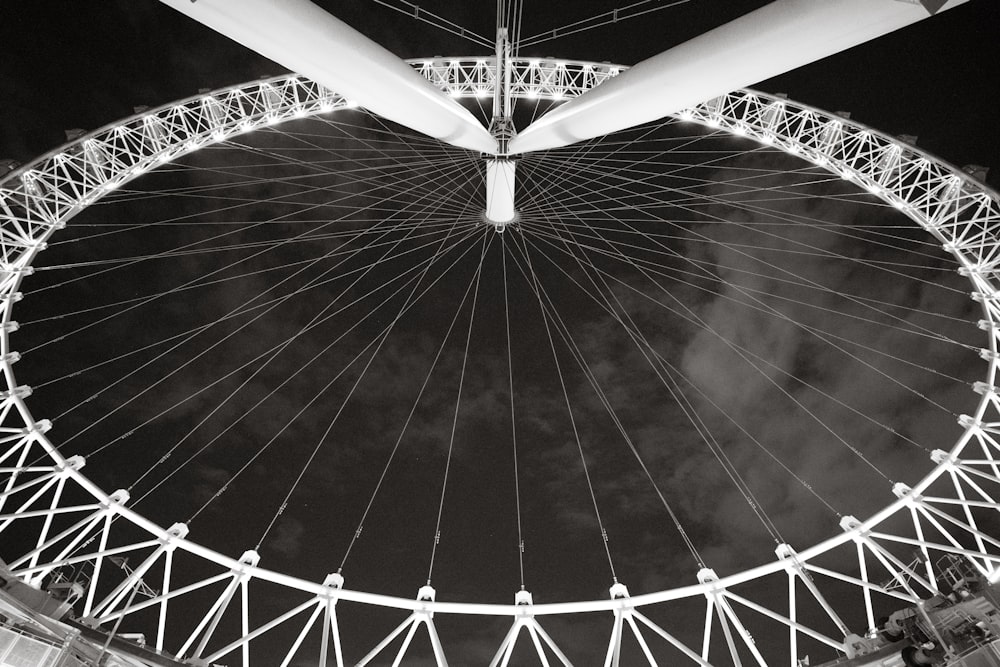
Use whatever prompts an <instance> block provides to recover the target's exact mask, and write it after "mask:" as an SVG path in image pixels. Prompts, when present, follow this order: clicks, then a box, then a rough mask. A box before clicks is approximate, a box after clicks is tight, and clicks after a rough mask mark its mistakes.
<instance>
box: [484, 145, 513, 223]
mask: <svg viewBox="0 0 1000 667" xmlns="http://www.w3.org/2000/svg"><path fill="white" fill-rule="evenodd" d="M516 165H517V163H516V162H514V161H513V160H489V161H487V162H486V219H487V220H488V221H489V222H492V223H494V224H495V225H496V227H497V229H498V230H502V229H503V226H504V225H506V224H507V223H509V222H513V220H514V218H515V217H516V215H517V213H516V211H515V210H514V185H515V180H514V178H515V167H516Z"/></svg>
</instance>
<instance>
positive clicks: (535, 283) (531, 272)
mask: <svg viewBox="0 0 1000 667" xmlns="http://www.w3.org/2000/svg"><path fill="white" fill-rule="evenodd" d="M524 261H525V265H526V267H527V269H528V270H527V275H526V276H525V279H526V280H528V283H529V285H531V289H532V292H533V293H534V295H535V298H536V300H537V301H538V308H539V311H540V312H541V316H542V323H543V324H544V326H545V335H546V338H547V339H548V343H549V350H550V351H551V353H552V360H553V363H554V364H555V367H556V376H557V377H558V378H559V386H560V388H561V390H562V396H563V401H564V402H565V405H566V412H567V413H568V415H569V421H570V426H571V428H572V431H573V439H574V441H575V442H576V447H577V451H578V452H579V454H580V463H581V465H582V466H583V474H584V478H585V480H586V482H587V490H588V491H589V493H590V500H591V503H592V504H593V508H594V516H595V517H596V519H597V526H598V528H599V529H600V531H601V539H602V540H603V543H604V553H605V555H606V556H607V558H608V567H609V569H610V570H611V579H612V581H613V582H614V583H618V576H617V575H616V574H615V564H614V560H613V559H612V557H611V547H610V545H609V544H608V531H607V530H606V529H605V527H604V519H603V518H602V517H601V510H600V507H599V506H598V503H597V494H596V492H595V491H594V483H593V481H592V480H591V476H590V469H589V467H588V466H587V458H586V456H585V455H584V452H583V442H582V440H581V439H580V432H579V429H578V428H577V424H576V418H575V417H574V416H573V406H572V404H571V403H570V399H569V390H568V389H567V387H566V379H565V377H564V376H563V372H562V366H561V364H560V363H559V355H558V353H557V351H556V344H555V339H554V338H553V337H552V330H551V327H550V325H549V315H548V312H547V311H546V308H545V305H544V302H543V300H542V295H541V287H540V281H539V278H538V274H537V273H536V272H535V269H534V267H533V266H532V263H531V257H530V255H529V254H527V252H525V253H524Z"/></svg>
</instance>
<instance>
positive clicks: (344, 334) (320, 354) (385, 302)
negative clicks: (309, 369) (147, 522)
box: [136, 233, 474, 502]
mask: <svg viewBox="0 0 1000 667" xmlns="http://www.w3.org/2000/svg"><path fill="white" fill-rule="evenodd" d="M473 235H474V234H473V233H467V234H465V235H464V236H463V237H462V238H460V239H458V240H456V241H455V242H454V243H453V245H452V246H451V248H449V252H450V251H451V250H452V249H454V248H457V247H458V246H459V245H461V243H463V242H465V241H467V240H468V239H469V238H471V237H472V236H473ZM472 247H474V246H471V245H470V246H469V248H467V249H466V250H464V251H462V252H461V253H460V254H459V255H458V257H457V258H456V259H455V260H454V261H453V262H452V264H451V265H450V266H449V267H448V268H447V269H445V272H443V273H442V274H441V275H440V276H438V278H436V279H435V281H434V282H433V283H432V284H431V285H430V286H428V287H427V288H426V289H425V290H424V292H423V293H421V296H423V294H426V292H427V291H429V290H430V289H431V288H432V287H433V286H434V285H435V284H436V283H437V281H438V280H440V279H441V277H443V276H444V275H445V274H446V273H447V271H448V270H450V269H451V267H452V266H454V265H455V264H457V263H458V261H459V260H461V259H462V258H463V257H465V255H466V254H468V252H469V250H470V249H471V248H472ZM429 261H432V260H430V259H429V260H425V262H429ZM421 264H423V263H421ZM420 268H421V265H418V266H416V267H413V268H412V269H410V270H408V271H407V272H406V273H414V272H416V271H417V270H419V269H420ZM415 280H417V277H411V278H410V279H408V280H407V281H406V282H405V283H403V284H402V285H401V286H400V287H398V288H397V289H396V290H395V291H393V292H391V293H390V294H389V295H388V296H386V297H385V298H384V299H383V300H382V301H381V302H380V303H378V304H377V305H376V306H375V307H374V308H372V309H371V310H370V311H369V312H368V314H366V315H365V316H363V317H362V318H361V319H360V320H358V321H357V322H356V323H355V324H354V325H352V327H351V328H350V329H348V330H347V331H345V332H343V333H342V334H341V335H340V336H338V337H337V338H336V339H334V340H333V341H331V342H330V343H328V344H327V345H326V347H324V348H323V350H321V351H320V352H319V353H317V354H316V356H315V357H314V359H313V360H311V361H314V360H315V359H316V358H319V357H320V356H322V354H324V353H325V352H327V351H328V350H329V349H331V348H332V347H333V346H335V345H336V344H337V343H339V342H340V341H341V340H342V339H343V338H344V337H346V336H347V335H348V334H349V333H350V332H351V331H353V330H354V329H355V328H357V327H358V326H360V325H361V324H362V323H363V322H364V321H366V320H367V319H368V318H370V317H374V315H375V313H376V312H377V311H378V309H379V308H381V307H382V306H384V305H385V304H387V303H389V302H390V301H391V300H392V299H393V298H395V297H396V296H397V295H399V294H401V293H402V292H403V291H404V290H405V289H406V287H407V286H408V285H409V284H411V283H412V282H413V281H415ZM419 298H420V297H418V299H419ZM348 305H351V304H348ZM331 316H332V315H331ZM321 323H322V322H317V323H316V325H314V326H318V325H319V324H321ZM302 333H305V332H302ZM377 339H378V335H376V337H375V338H374V339H373V340H372V342H370V343H369V344H368V345H367V346H366V347H365V348H364V349H363V350H362V351H361V352H360V353H359V356H358V357H355V359H357V358H359V357H360V355H362V354H364V351H365V350H367V349H369V348H370V347H371V345H373V344H374V342H375V340H377ZM279 345H280V343H279ZM277 347H278V345H276V346H274V347H272V348H271V349H270V350H268V351H266V352H264V353H263V354H261V355H258V356H257V357H255V358H254V359H252V360H250V361H249V362H247V363H246V364H244V365H242V366H241V367H239V368H237V369H235V370H233V371H231V372H230V373H228V374H227V375H226V376H224V377H223V378H220V379H219V380H217V381H215V382H213V383H212V384H213V385H214V384H218V383H219V382H221V381H222V380H224V379H225V378H226V377H229V376H231V375H233V374H235V373H237V372H238V371H239V370H242V369H243V368H247V367H250V366H252V365H253V364H254V363H256V362H257V361H259V360H260V359H263V358H266V356H267V355H269V354H270V353H271V352H272V351H273V350H275V349H276V348H277ZM311 361H310V363H311ZM351 364H353V360H352V362H350V363H349V364H348V367H349V366H350V365H351ZM348 367H345V368H344V369H342V370H341V371H340V373H338V375H337V377H339V376H340V375H341V374H343V373H344V372H346V370H347V368H348ZM290 379H291V378H288V379H286V381H285V383H287V381H288V380H290ZM285 383H282V386H283V385H284V384H285ZM211 386H212V385H209V386H208V387H205V388H203V389H201V390H198V393H200V392H201V391H204V389H207V388H210V387H211ZM278 389H280V387H277V388H275V389H274V390H273V391H272V392H271V393H274V391H277V390H278ZM269 395H270V394H269ZM193 396H194V395H192V396H191V397H193ZM191 397H188V398H186V399H183V400H184V401H186V400H189V399H190V398H191ZM266 398H267V397H265V399H262V400H266ZM180 403H181V402H178V403H177V404H175V405H173V406H171V407H170V408H167V410H165V411H163V412H162V413H161V414H159V415H156V416H154V417H153V418H152V419H156V418H158V417H160V416H162V414H165V413H166V412H168V411H169V410H172V409H173V408H175V407H176V406H177V405H179V404H180ZM254 407H256V406H254ZM253 409H254V408H251V409H250V410H247V411H246V412H245V413H244V415H243V416H244V417H245V416H246V415H247V414H250V413H251V412H252V411H253ZM149 421H152V420H149ZM220 436H221V434H220ZM217 439H218V436H217V437H216V438H213V439H212V440H211V441H209V442H208V443H206V444H205V445H203V446H202V447H201V448H199V449H198V450H197V451H196V452H194V453H193V454H191V455H190V456H189V457H188V458H187V459H186V460H185V461H184V462H183V463H181V464H180V465H179V466H178V467H177V468H175V469H174V470H172V471H170V472H169V473H168V474H167V476H166V477H164V478H163V479H160V480H159V481H158V482H157V483H156V484H155V485H154V486H153V487H152V488H151V489H149V490H148V491H146V492H145V493H144V494H143V496H142V498H145V497H147V496H148V495H149V494H151V493H152V492H153V491H155V490H156V489H157V488H159V487H160V486H161V485H162V484H163V483H165V482H166V481H167V480H168V479H169V478H170V477H172V476H173V475H174V474H176V473H177V472H179V471H180V469H182V468H183V467H184V466H186V465H187V464H188V463H190V462H191V461H193V460H194V459H195V458H196V457H197V456H198V455H200V454H201V453H203V452H204V451H205V450H207V448H208V447H209V446H210V445H211V444H213V443H214V442H215V441H216V440H217ZM167 456H169V453H168V455H167ZM164 460H165V458H164V457H161V462H162V461H164ZM142 498H140V500H141V499H142ZM136 502H138V501H136Z"/></svg>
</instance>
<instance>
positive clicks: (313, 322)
mask: <svg viewBox="0 0 1000 667" xmlns="http://www.w3.org/2000/svg"><path fill="white" fill-rule="evenodd" d="M411 232H412V229H411V230H410V231H408V232H407V234H404V235H403V236H402V237H401V238H398V239H396V240H395V241H394V243H393V245H391V246H390V247H389V248H388V249H386V250H385V252H383V253H382V256H381V257H380V258H378V259H377V260H376V261H374V262H371V263H369V264H368V265H366V266H365V267H364V271H362V272H361V273H360V274H359V275H357V276H356V277H355V279H354V281H353V282H351V283H350V284H348V285H347V286H346V287H344V288H343V289H342V290H341V291H340V293H339V294H338V295H337V296H335V297H333V298H332V299H330V300H329V301H328V302H327V303H326V304H325V305H324V306H323V308H321V309H320V310H319V311H318V312H317V313H316V314H315V315H313V317H312V318H311V319H310V320H309V321H308V322H307V323H306V324H304V325H302V326H301V327H299V329H298V331H296V333H294V334H293V335H291V336H289V337H288V338H287V339H286V340H285V341H283V342H282V343H279V344H278V345H276V346H274V347H272V348H270V349H269V350H268V351H267V356H266V358H265V360H264V363H262V364H259V365H257V364H255V365H254V366H253V370H252V372H251V373H250V374H249V375H248V376H247V377H246V378H245V379H244V380H243V381H242V382H240V384H239V385H237V386H236V387H235V388H234V389H232V390H231V391H230V392H229V394H228V395H227V396H226V397H225V398H223V399H222V400H221V401H219V402H218V403H217V404H216V406H215V407H214V408H213V409H212V410H210V411H209V412H208V413H207V414H205V415H204V416H203V417H202V418H201V420H200V421H199V422H198V423H197V424H195V425H194V426H193V427H192V428H191V429H190V430H188V432H187V433H185V434H184V436H183V437H181V438H180V439H179V440H178V441H177V442H176V443H175V444H174V445H173V446H172V447H171V448H170V450H169V451H168V452H167V453H166V454H165V455H164V457H163V459H161V460H165V459H166V458H168V457H169V456H171V454H172V453H173V452H174V451H176V450H177V449H178V448H179V447H180V446H181V445H182V444H184V442H185V441H187V439H188V438H190V437H191V436H193V435H194V433H195V432H196V431H197V430H198V429H200V428H201V427H202V426H203V425H204V424H205V423H207V422H208V421H209V419H211V418H212V417H213V416H214V415H215V414H216V413H217V412H219V411H220V410H221V409H222V408H223V407H224V406H225V405H227V404H228V403H229V401H230V400H231V399H232V398H233V397H234V396H236V394H238V393H239V392H240V391H241V390H242V389H244V388H245V387H246V386H247V385H249V384H250V383H251V382H252V381H253V380H254V379H255V378H256V377H257V376H258V375H259V374H261V373H263V372H264V370H265V369H267V367H269V366H270V365H271V363H272V362H274V361H275V360H277V358H278V356H279V355H280V354H281V353H282V352H283V351H284V350H285V349H287V348H288V347H289V346H290V345H291V344H292V343H293V342H295V341H296V340H298V339H299V338H300V337H301V336H302V335H303V334H304V332H306V331H309V330H311V329H313V328H315V327H316V326H318V323H320V322H323V321H325V320H326V319H329V318H328V317H326V316H327V314H328V313H329V312H330V310H332V309H333V308H334V307H335V306H336V304H337V302H338V301H339V300H340V299H341V298H342V297H343V296H344V295H346V294H348V293H349V292H350V290H351V289H352V288H353V287H355V286H356V285H357V284H358V283H359V282H361V280H363V279H364V278H365V276H367V275H368V274H369V273H371V272H372V271H374V270H375V268H376V267H378V266H379V265H380V264H383V263H384V262H385V261H386V258H387V257H389V256H390V255H391V254H392V252H393V250H395V249H396V248H397V247H399V245H401V244H402V243H403V242H404V241H405V240H406V239H407V238H408V237H409V235H410V233H411ZM450 232H451V230H449V235H448V236H446V237H445V239H444V241H443V242H445V241H447V239H448V237H450V235H451V234H450ZM387 234H388V232H387ZM443 242H442V243H443ZM439 248H440V245H439ZM432 259H433V258H432ZM431 263H432V262H431ZM427 266H428V267H429V266H430V263H428V264H427ZM335 269H336V267H333V268H331V269H329V270H328V272H324V274H322V275H321V276H319V277H318V278H317V280H319V279H321V278H322V277H323V276H325V275H327V274H328V273H329V272H332V271H333V270H335ZM425 272H426V268H425ZM403 275H405V274H403ZM391 282H392V281H387V282H385V283H383V284H381V285H379V286H378V287H376V288H375V289H374V290H370V291H368V292H367V293H366V294H365V295H364V297H362V298H367V297H368V296H370V295H374V294H375V293H376V292H377V291H378V290H379V289H381V288H382V287H383V286H386V285H389V284H391ZM283 302H284V301H282V303H283ZM340 310H342V309H340ZM340 310H338V311H337V312H340ZM374 310H377V309H374ZM374 310H373V312H374ZM364 319H365V318H362V320H359V322H358V323H356V324H355V326H354V327H351V328H350V329H349V330H348V331H353V330H354V328H355V327H356V326H357V325H358V324H360V322H361V321H364ZM341 338H342V337H340V338H338V339H337V341H339V340H340V339H341ZM331 346H332V344H331V345H329V346H327V347H325V348H324V349H323V350H322V351H321V352H320V353H319V354H317V355H315V356H314V357H312V358H311V359H310V360H309V361H308V362H306V363H305V364H303V365H302V366H300V367H299V368H298V369H297V370H295V371H294V372H292V373H291V374H290V375H289V376H288V377H286V378H285V380H284V381H283V382H281V383H280V384H279V385H277V386H276V387H274V388H273V389H272V390H271V391H270V392H268V394H267V395H266V396H265V397H264V398H262V399H260V400H259V401H258V402H257V403H256V404H255V405H254V406H253V407H252V408H250V409H249V410H248V411H247V412H245V413H243V414H242V415H240V416H239V417H238V418H236V419H234V420H233V421H232V422H231V423H230V424H229V426H227V427H226V428H225V429H224V430H223V431H222V432H220V433H219V434H217V435H216V436H215V437H214V438H213V439H212V440H211V441H210V442H209V443H208V444H206V446H205V448H206V449H207V448H208V447H209V446H211V444H212V443H214V442H215V441H216V440H218V439H219V438H221V437H222V436H223V435H224V434H225V433H226V432H228V431H229V429H230V428H232V427H234V426H235V425H236V424H237V423H239V422H240V421H241V420H242V419H243V418H244V417H246V416H247V415H248V414H250V413H251V412H252V411H254V410H255V409H256V408H258V407H260V406H261V405H263V403H264V402H265V401H266V400H267V399H269V398H270V397H271V396H273V395H274V394H276V393H277V392H278V390H280V389H281V388H282V387H284V386H285V385H286V384H288V383H289V382H290V381H291V380H292V379H293V378H295V377H296V376H297V375H298V374H299V373H301V372H302V371H303V370H305V369H306V368H308V367H309V366H310V365H312V363H313V362H315V361H316V360H317V359H319V357H320V356H322V354H323V353H325V352H326V351H327V350H329V349H330V347H331ZM366 349H367V348H366ZM352 363H353V362H352ZM346 370H347V368H344V369H343V370H342V371H341V373H338V374H337V377H340V375H341V374H342V373H343V372H346ZM199 393H200V392H199ZM160 416H162V415H157V416H156V417H155V418H158V417H160ZM155 418H154V419H155ZM293 421H294V420H293ZM144 425H145V424H144ZM199 451H202V450H199ZM151 471H152V468H151V469H150V470H148V471H147V472H146V473H143V475H142V476H140V477H139V479H137V480H136V481H135V482H134V483H133V485H134V484H137V483H139V482H141V481H142V479H143V477H145V476H146V474H148V473H149V472H151Z"/></svg>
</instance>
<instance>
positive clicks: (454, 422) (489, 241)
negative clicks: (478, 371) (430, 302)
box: [427, 232, 494, 586]
mask: <svg viewBox="0 0 1000 667" xmlns="http://www.w3.org/2000/svg"><path fill="white" fill-rule="evenodd" d="M493 238H494V235H492V234H490V233H489V232H486V233H484V234H483V249H482V251H481V252H480V253H479V264H478V265H477V266H476V272H475V275H474V276H473V278H472V281H473V282H474V283H475V286H474V288H473V290H472V304H471V308H470V311H469V328H468V331H467V332H466V335H465V349H464V351H463V352H462V368H461V371H460V372H459V375H458V392H457V393H456V395H455V411H454V413H453V415H452V419H451V433H450V434H449V436H448V454H447V456H446V457H445V464H444V476H443V478H442V480H441V497H440V499H439V500H438V507H437V521H436V522H435V525H434V544H433V545H432V546H431V557H430V562H429V563H428V565H427V585H428V586H430V585H431V578H432V576H433V574H434V559H435V557H436V556H437V550H438V546H439V545H440V544H441V519H442V517H443V516H444V500H445V496H446V494H447V492H448V479H449V477H450V474H451V459H452V454H453V453H454V451H455V433H456V432H457V430H458V414H459V410H460V408H461V406H462V390H463V388H464V387H465V369H466V365H467V363H468V361H469V344H470V343H471V342H472V327H473V325H474V324H475V321H476V304H477V303H478V301H479V283H480V280H481V279H482V276H483V260H484V259H485V258H486V253H487V251H488V250H489V248H490V246H491V245H493Z"/></svg>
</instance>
